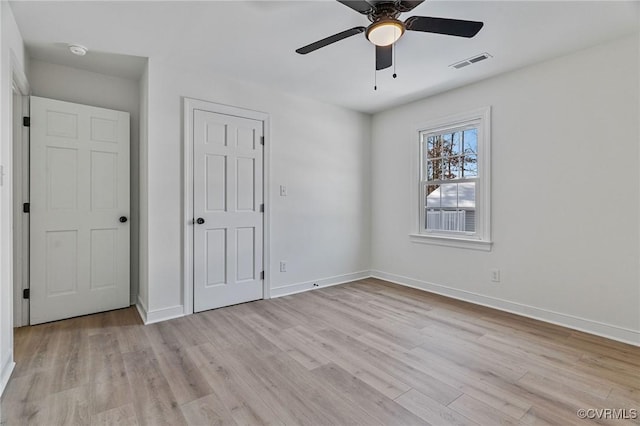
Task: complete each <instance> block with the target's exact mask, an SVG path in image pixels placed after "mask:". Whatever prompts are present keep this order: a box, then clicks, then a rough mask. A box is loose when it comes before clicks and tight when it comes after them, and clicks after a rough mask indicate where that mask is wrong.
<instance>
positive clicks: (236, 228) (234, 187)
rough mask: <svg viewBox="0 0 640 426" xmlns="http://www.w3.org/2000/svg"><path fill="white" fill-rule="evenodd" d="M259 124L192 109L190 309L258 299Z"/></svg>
mask: <svg viewBox="0 0 640 426" xmlns="http://www.w3.org/2000/svg"><path fill="white" fill-rule="evenodd" d="M262 136H263V123H262V121H259V120H253V119H249V118H243V117H236V116H232V115H225V114H218V113H213V112H209V111H202V110H195V111H194V116H193V173H194V176H193V182H194V185H193V200H194V205H193V211H194V219H195V221H194V222H195V223H194V225H193V229H194V238H193V242H194V247H193V255H194V293H193V296H194V311H195V312H199V311H203V310H206V309H213V308H219V307H222V306H228V305H233V304H236V303H242V302H248V301H251V300H256V299H261V298H262V297H263V279H262V277H261V272H262V262H263V260H262V250H263V243H262V241H263V214H262V213H261V208H260V207H261V204H262V203H263V189H262V188H263V185H262V179H263V172H262V167H263V146H262V145H261V139H262Z"/></svg>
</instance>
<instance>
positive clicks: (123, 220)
mask: <svg viewBox="0 0 640 426" xmlns="http://www.w3.org/2000/svg"><path fill="white" fill-rule="evenodd" d="M119 220H120V222H122V223H125V222H126V221H127V217H126V216H120V219H119Z"/></svg>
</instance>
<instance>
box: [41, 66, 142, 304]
mask: <svg viewBox="0 0 640 426" xmlns="http://www.w3.org/2000/svg"><path fill="white" fill-rule="evenodd" d="M29 82H30V83H31V90H32V94H33V95H35V96H41V97H44V98H51V99H57V100H61V101H67V102H75V103H79V104H85V105H91V106H97V107H101V108H108V109H114V110H118V111H125V112H128V113H129V114H130V115H131V125H130V130H131V135H130V143H131V157H130V160H131V200H130V201H131V202H130V205H131V207H130V209H131V210H130V212H131V213H130V229H131V303H135V302H136V299H137V295H138V276H139V273H138V252H139V228H138V224H139V218H140V213H139V209H138V207H139V198H140V191H139V187H140V185H139V167H138V164H139V149H140V145H139V142H138V141H139V115H140V89H139V87H138V81H137V80H132V79H126V78H121V77H114V76H109V75H105V74H99V73H95V72H90V71H85V70H81V69H77V68H70V67H65V66H61V65H56V64H51V63H47V62H42V61H38V60H34V59H32V60H31V61H30V66H29Z"/></svg>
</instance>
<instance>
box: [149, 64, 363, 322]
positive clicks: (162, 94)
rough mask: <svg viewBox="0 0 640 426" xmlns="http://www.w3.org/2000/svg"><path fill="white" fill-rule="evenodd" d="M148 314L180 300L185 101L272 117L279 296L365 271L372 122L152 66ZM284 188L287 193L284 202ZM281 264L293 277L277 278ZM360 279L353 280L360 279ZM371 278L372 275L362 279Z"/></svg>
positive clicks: (274, 261)
mask: <svg viewBox="0 0 640 426" xmlns="http://www.w3.org/2000/svg"><path fill="white" fill-rule="evenodd" d="M148 77H149V140H148V167H149V171H148V179H149V182H148V184H149V191H148V197H149V200H148V209H149V218H148V220H149V223H148V235H149V240H148V247H149V252H148V256H149V257H148V259H149V266H148V273H149V277H148V282H149V296H148V297H149V299H148V309H149V312H154V313H155V315H154V316H162V313H161V312H162V311H163V310H165V311H166V312H172V309H173V311H175V310H176V309H179V306H180V305H182V304H183V301H182V284H183V269H182V262H181V260H182V250H181V245H182V241H183V235H182V224H183V220H184V219H183V218H181V215H182V197H183V194H182V187H183V177H182V173H183V171H182V120H181V117H182V111H181V108H182V99H181V97H182V96H185V97H191V98H197V99H203V100H207V101H212V102H217V103H222V104H227V105H233V106H237V107H241V108H247V109H252V110H257V111H263V112H266V113H268V114H270V119H271V120H270V123H271V134H270V144H271V146H270V150H271V184H270V187H269V188H268V189H269V191H270V193H271V200H270V202H269V200H266V203H267V207H266V208H267V209H270V210H271V230H270V231H271V233H270V234H271V254H270V256H271V257H270V258H271V264H270V265H269V267H270V270H271V288H272V289H276V290H275V293H276V294H281V293H284V292H290V291H297V290H301V289H303V288H308V287H310V286H311V283H309V282H310V281H311V280H316V281H317V280H323V279H324V281H322V283H329V282H335V281H339V280H341V279H349V278H351V277H353V276H362V274H361V275H357V274H356V273H359V272H362V271H368V270H369V246H370V239H369V234H370V213H369V211H370V210H369V206H370V203H369V182H368V181H369V179H368V177H369V163H370V157H369V141H370V126H371V121H370V117H369V116H368V115H365V114H360V113H356V112H353V111H350V110H346V109H344V108H339V107H335V106H331V105H327V104H323V103H319V102H316V101H312V100H308V99H304V98H300V97H296V96H290V95H286V94H282V93H279V92H275V91H272V90H270V89H267V88H265V87H262V86H259V85H254V84H248V83H241V82H238V81H233V80H229V79H225V78H221V77H219V76H216V75H214V74H211V73H210V72H208V71H206V70H189V69H186V68H185V67H181V66H180V64H174V63H171V61H170V60H168V61H167V62H161V61H159V60H153V58H152V59H150V61H149V76H148ZM279 185H287V187H288V194H289V195H288V196H287V197H280V196H279V194H278V192H279V191H278V188H279ZM280 260H285V261H287V263H288V272H286V273H280V272H279V268H278V263H279V261H280ZM354 274H356V275H354ZM365 275H366V272H365Z"/></svg>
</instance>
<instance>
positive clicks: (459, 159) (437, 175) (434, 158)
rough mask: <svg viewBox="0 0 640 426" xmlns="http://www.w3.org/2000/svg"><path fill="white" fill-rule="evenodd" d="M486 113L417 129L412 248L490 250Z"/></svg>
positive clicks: (486, 111) (477, 112) (458, 117)
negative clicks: (421, 245) (420, 245)
mask: <svg viewBox="0 0 640 426" xmlns="http://www.w3.org/2000/svg"><path fill="white" fill-rule="evenodd" d="M489 127H490V109H489V108H484V109H482V110H478V111H473V112H469V113H466V114H460V115H457V116H452V117H447V118H445V119H441V120H437V121H434V122H432V123H429V124H428V125H426V126H422V127H421V128H419V129H418V148H417V150H415V152H417V155H418V156H419V159H420V160H419V172H418V173H417V175H418V176H417V179H416V181H417V185H416V186H417V191H416V194H417V197H418V200H419V201H418V212H417V213H416V214H415V217H416V219H417V221H418V223H417V232H415V233H413V234H412V235H411V237H412V240H413V241H415V242H426V243H433V244H440V245H448V246H457V247H467V248H477V249H483V250H490V247H491V241H490V223H491V221H490V217H489V214H490V198H489V193H490V188H489V183H490V170H489V159H490V146H489V144H490V140H489V137H490V132H489Z"/></svg>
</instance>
